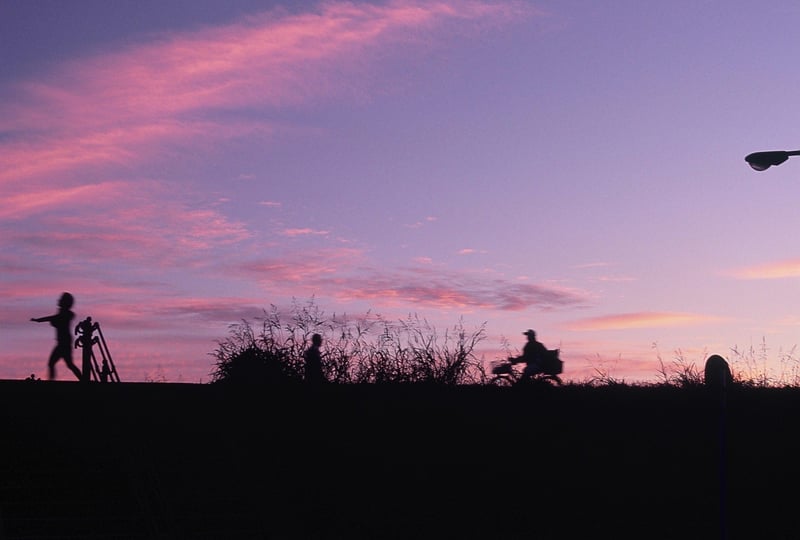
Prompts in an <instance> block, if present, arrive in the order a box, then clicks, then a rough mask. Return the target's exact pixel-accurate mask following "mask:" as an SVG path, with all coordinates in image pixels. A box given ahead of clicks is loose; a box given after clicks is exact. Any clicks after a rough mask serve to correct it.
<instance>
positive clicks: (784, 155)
mask: <svg viewBox="0 0 800 540" xmlns="http://www.w3.org/2000/svg"><path fill="white" fill-rule="evenodd" d="M790 155H793V154H790V153H789V152H786V151H784V150H775V151H772V152H753V153H752V154H750V155H748V156H747V157H746V158H744V160H745V161H746V162H747V163H749V164H750V166H751V167H752V168H753V169H755V170H757V171H766V170H767V169H769V168H770V167H772V166H773V165H780V164H781V163H783V162H784V161H786V160H787V159H789V156H790Z"/></svg>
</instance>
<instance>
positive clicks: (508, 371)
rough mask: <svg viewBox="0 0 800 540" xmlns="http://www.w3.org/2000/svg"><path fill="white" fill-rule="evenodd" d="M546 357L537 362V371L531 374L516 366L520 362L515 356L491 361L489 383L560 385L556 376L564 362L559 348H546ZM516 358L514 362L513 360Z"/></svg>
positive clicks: (559, 379)
mask: <svg viewBox="0 0 800 540" xmlns="http://www.w3.org/2000/svg"><path fill="white" fill-rule="evenodd" d="M547 352H548V353H550V354H549V355H548V357H547V358H543V359H542V361H541V362H539V370H540V371H539V372H538V373H534V374H532V375H525V374H524V373H523V371H522V370H521V369H518V368H517V367H516V366H517V365H518V364H519V363H520V362H519V361H518V359H517V358H514V357H509V358H507V359H506V360H502V361H499V362H493V363H492V375H493V377H492V378H491V379H490V380H489V383H490V384H494V385H496V386H519V385H528V384H531V385H546V386H561V385H562V384H563V383H562V381H561V378H560V377H559V376H558V375H559V374H560V373H562V372H563V371H564V362H563V361H562V360H561V359H560V358H559V354H560V353H561V350H560V349H553V350H548V351H547ZM515 360H516V362H515Z"/></svg>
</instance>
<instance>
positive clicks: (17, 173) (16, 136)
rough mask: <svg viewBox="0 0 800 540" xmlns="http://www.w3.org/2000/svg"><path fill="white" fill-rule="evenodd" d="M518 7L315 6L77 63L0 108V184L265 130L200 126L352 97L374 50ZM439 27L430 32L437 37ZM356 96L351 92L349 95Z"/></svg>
mask: <svg viewBox="0 0 800 540" xmlns="http://www.w3.org/2000/svg"><path fill="white" fill-rule="evenodd" d="M530 14H532V11H531V9H530V8H529V7H527V6H526V5H525V4H524V3H522V2H491V3H489V2H481V1H459V2H456V1H452V0H451V1H440V2H416V1H413V0H404V1H394V2H390V3H388V4H385V5H371V4H353V3H350V2H326V3H323V4H321V5H320V6H319V7H318V8H317V9H316V10H315V11H313V12H310V13H301V14H289V13H286V12H283V11H269V12H265V13H262V14H260V15H254V16H250V17H247V18H245V19H242V20H240V21H238V22H235V23H232V24H228V25H224V26H219V27H214V28H206V29H203V30H199V31H194V32H184V33H180V34H172V35H163V36H161V37H160V38H159V39H156V40H155V41H153V42H151V43H148V44H142V45H135V46H132V47H129V48H127V49H123V50H120V51H117V52H112V53H105V54H101V55H98V56H95V57H92V58H84V59H78V60H75V61H72V62H69V63H67V64H65V65H63V66H62V67H61V68H59V69H57V70H55V71H53V72H52V73H51V74H50V75H49V76H48V77H46V78H40V79H38V80H32V81H28V82H25V83H22V84H21V85H20V87H19V92H18V96H19V97H17V98H14V99H12V100H10V101H7V102H6V103H5V104H4V105H0V118H2V119H3V120H2V121H0V130H2V131H4V132H6V133H7V134H9V135H10V136H9V137H7V138H6V141H7V142H5V143H3V144H2V145H0V151H2V153H3V155H4V165H3V167H2V168H0V181H9V180H12V179H20V178H23V177H28V176H32V175H40V174H45V173H49V172H53V171H56V170H67V169H71V168H74V167H80V166H87V165H92V164H108V163H111V164H114V163H117V164H118V163H129V162H131V161H132V160H141V159H144V158H146V157H148V156H151V155H153V154H154V153H158V152H162V151H163V149H162V147H163V145H164V143H166V142H169V141H176V140H189V139H190V140H192V141H193V143H194V144H198V143H200V142H202V141H204V140H206V139H207V138H208V137H212V138H215V139H218V138H220V137H231V136H241V135H243V134H252V132H257V131H264V130H266V132H269V131H270V130H271V128H270V127H269V125H268V124H266V123H263V122H261V123H258V122H251V123H247V122H229V121H226V122H225V123H224V124H223V123H220V122H215V121H211V120H209V119H208V118H205V117H206V116H207V114H208V113H209V112H211V111H222V110H235V109H250V108H262V109H263V108H271V107H278V106H284V105H287V104H293V105H297V104H302V103H307V102H309V101H312V100H317V99H321V98H322V99H327V98H329V97H331V96H337V95H345V94H352V93H353V92H354V87H353V82H352V81H353V80H355V77H353V74H354V73H355V71H356V70H359V69H363V66H364V65H365V63H366V62H368V61H369V60H370V59H371V58H373V57H374V55H375V52H376V51H377V50H379V49H380V48H385V47H388V46H395V45H401V44H402V45H405V46H407V45H408V44H409V43H410V42H413V41H419V36H420V35H421V34H420V33H421V32H424V33H426V35H428V36H430V37H435V36H436V35H437V33H438V34H441V33H442V28H443V27H444V26H445V25H446V23H448V22H453V21H455V22H458V23H464V22H475V23H479V24H481V25H485V24H492V23H507V22H512V21H514V20H517V19H519V18H520V17H522V16H527V15H530ZM437 29H438V32H437ZM356 91H359V90H356Z"/></svg>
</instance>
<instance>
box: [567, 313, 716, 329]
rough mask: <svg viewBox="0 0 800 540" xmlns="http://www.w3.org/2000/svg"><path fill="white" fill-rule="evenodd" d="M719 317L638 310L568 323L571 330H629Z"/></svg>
mask: <svg viewBox="0 0 800 540" xmlns="http://www.w3.org/2000/svg"><path fill="white" fill-rule="evenodd" d="M719 320H720V319H719V318H718V317H711V316H708V315H699V314H694V313H672V312H647V311H645V312H636V313H621V314H617V315H604V316H601V317H591V318H587V319H580V320H577V321H574V322H572V323H570V324H568V325H567V327H568V328H569V329H570V330H575V331H584V330H629V329H633V328H662V327H670V326H687V325H697V324H704V323H711V322H716V321H719Z"/></svg>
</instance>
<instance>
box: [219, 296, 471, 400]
mask: <svg viewBox="0 0 800 540" xmlns="http://www.w3.org/2000/svg"><path fill="white" fill-rule="evenodd" d="M256 323H257V324H258V327H257V328H258V329H257V330H256V329H255V328H254V325H253V324H252V323H250V322H249V321H246V320H243V321H241V322H239V323H237V324H234V325H231V327H230V331H229V336H228V337H227V338H226V339H224V340H222V341H219V342H218V346H217V348H216V350H215V351H214V352H213V353H211V354H212V355H213V356H214V357H215V358H216V363H215V366H216V367H215V370H214V371H213V372H212V373H211V377H212V382H259V383H261V382H271V381H291V380H302V378H303V368H304V365H303V353H304V352H305V350H306V349H307V348H308V347H309V346H310V344H311V337H312V336H313V335H314V334H317V333H318V334H321V335H322V336H323V345H322V348H321V350H322V367H323V372H324V374H325V377H326V379H327V380H328V381H329V382H334V383H410V382H415V383H418V382H426V383H435V384H442V385H458V384H469V383H480V382H484V381H485V380H486V374H485V372H484V371H483V362H482V360H481V359H480V358H478V357H477V356H476V354H475V348H476V346H477V345H478V344H479V343H480V342H481V341H482V340H483V339H484V337H485V325H481V326H480V327H478V328H477V329H475V330H471V331H469V330H467V329H466V328H465V327H464V324H463V321H459V322H458V323H457V324H455V325H454V326H453V327H451V328H448V329H447V330H445V331H444V333H440V332H439V331H438V330H437V329H436V328H435V327H434V326H433V325H431V324H430V323H429V322H428V321H427V320H425V319H421V318H419V317H418V316H417V315H410V316H409V317H408V318H407V319H404V320H400V321H388V320H386V319H383V318H382V317H380V316H376V315H372V314H371V313H369V312H368V313H367V314H365V315H364V316H362V317H358V318H349V317H347V316H346V315H341V316H337V315H336V314H334V315H332V316H330V317H328V316H326V315H325V313H324V312H323V311H322V310H321V309H320V308H319V307H318V306H317V305H316V304H315V302H314V300H313V299H312V300H310V301H308V302H306V303H305V304H300V303H298V302H296V301H295V302H293V304H292V306H291V309H290V312H289V313H288V314H283V313H281V312H280V311H279V309H278V308H277V307H276V306H274V305H272V306H271V307H270V309H269V310H265V311H264V314H263V316H262V317H260V318H257V319H256Z"/></svg>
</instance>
